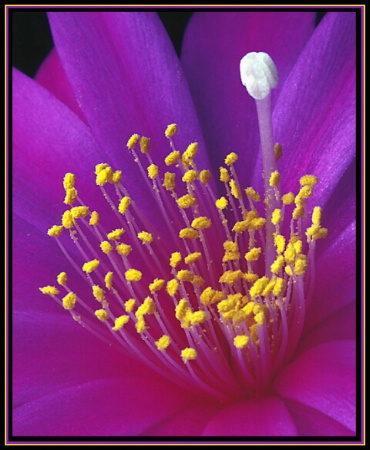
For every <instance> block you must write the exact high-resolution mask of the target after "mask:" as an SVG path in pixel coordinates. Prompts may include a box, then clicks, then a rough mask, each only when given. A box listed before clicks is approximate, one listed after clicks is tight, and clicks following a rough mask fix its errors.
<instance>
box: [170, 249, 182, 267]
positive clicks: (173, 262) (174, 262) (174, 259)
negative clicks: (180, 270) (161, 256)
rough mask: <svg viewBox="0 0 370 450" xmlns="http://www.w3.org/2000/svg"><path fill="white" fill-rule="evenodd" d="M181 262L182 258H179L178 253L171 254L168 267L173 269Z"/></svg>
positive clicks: (179, 254)
mask: <svg viewBox="0 0 370 450" xmlns="http://www.w3.org/2000/svg"><path fill="white" fill-rule="evenodd" d="M181 260H182V256H181V253H180V252H174V253H172V254H171V257H170V266H171V267H173V268H174V269H175V268H176V267H177V266H178V265H179V263H180V262H181Z"/></svg>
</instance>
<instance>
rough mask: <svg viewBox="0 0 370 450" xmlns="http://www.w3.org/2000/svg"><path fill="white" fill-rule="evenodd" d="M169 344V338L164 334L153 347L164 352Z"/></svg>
mask: <svg viewBox="0 0 370 450" xmlns="http://www.w3.org/2000/svg"><path fill="white" fill-rule="evenodd" d="M170 344H171V338H170V337H169V336H167V335H166V334H164V335H163V336H162V337H160V338H159V339H158V340H157V341H155V345H156V347H157V349H158V350H160V351H162V352H163V351H165V350H167V348H168V347H169V346H170Z"/></svg>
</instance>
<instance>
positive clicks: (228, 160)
mask: <svg viewBox="0 0 370 450" xmlns="http://www.w3.org/2000/svg"><path fill="white" fill-rule="evenodd" d="M237 160H238V155H237V154H236V153H234V152H231V153H229V154H228V155H227V156H226V158H225V164H226V165H227V166H231V165H232V164H234V163H236V161H237Z"/></svg>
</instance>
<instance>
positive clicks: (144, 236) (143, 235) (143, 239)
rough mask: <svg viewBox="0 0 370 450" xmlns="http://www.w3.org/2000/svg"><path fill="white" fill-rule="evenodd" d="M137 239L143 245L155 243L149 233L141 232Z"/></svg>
mask: <svg viewBox="0 0 370 450" xmlns="http://www.w3.org/2000/svg"><path fill="white" fill-rule="evenodd" d="M137 237H138V238H139V239H140V241H141V242H142V243H143V244H151V243H152V242H153V235H152V234H151V233H148V232H147V231H140V233H138V234H137Z"/></svg>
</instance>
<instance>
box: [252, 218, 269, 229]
mask: <svg viewBox="0 0 370 450" xmlns="http://www.w3.org/2000/svg"><path fill="white" fill-rule="evenodd" d="M265 225H266V219H264V218H263V217H257V218H256V219H253V220H252V221H251V223H250V225H249V228H251V229H252V230H260V229H261V228H263V227H264V226H265Z"/></svg>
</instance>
